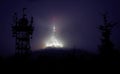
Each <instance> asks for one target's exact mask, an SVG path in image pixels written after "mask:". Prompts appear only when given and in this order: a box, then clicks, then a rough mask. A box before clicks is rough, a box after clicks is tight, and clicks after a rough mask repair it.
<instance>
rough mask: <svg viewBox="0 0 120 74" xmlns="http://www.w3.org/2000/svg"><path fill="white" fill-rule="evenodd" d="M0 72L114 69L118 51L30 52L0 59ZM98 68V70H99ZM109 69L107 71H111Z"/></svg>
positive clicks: (117, 60) (119, 57) (118, 58)
mask: <svg viewBox="0 0 120 74" xmlns="http://www.w3.org/2000/svg"><path fill="white" fill-rule="evenodd" d="M0 67H1V70H2V69H4V70H9V69H13V70H14V69H17V70H21V71H23V70H25V71H26V70H27V69H28V71H32V70H34V69H36V70H38V71H43V72H46V71H48V70H49V71H54V72H64V71H69V72H70V71H73V70H77V71H81V70H82V69H85V70H87V69H93V68H95V69H98V70H100V69H104V70H106V69H107V68H110V69H115V68H117V67H118V69H119V67H120V54H119V52H118V51H116V52H113V53H112V54H110V55H102V54H97V55H96V54H91V53H88V52H85V51H80V50H42V51H36V52H32V54H31V55H22V56H17V55H14V56H11V57H8V58H2V57H1V58H0ZM99 68H100V69H99ZM110 69H109V71H111V70H110Z"/></svg>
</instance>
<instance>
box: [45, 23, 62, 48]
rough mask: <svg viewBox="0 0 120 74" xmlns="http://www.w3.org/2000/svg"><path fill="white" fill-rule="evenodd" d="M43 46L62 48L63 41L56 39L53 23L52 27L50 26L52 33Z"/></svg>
mask: <svg viewBox="0 0 120 74" xmlns="http://www.w3.org/2000/svg"><path fill="white" fill-rule="evenodd" d="M45 47H52V48H62V47H63V43H62V42H61V41H60V40H58V39H57V36H56V26H55V25H53V27H52V35H51V37H50V38H49V39H48V40H47V42H46V44H45Z"/></svg>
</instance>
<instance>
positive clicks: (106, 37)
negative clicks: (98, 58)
mask: <svg viewBox="0 0 120 74" xmlns="http://www.w3.org/2000/svg"><path fill="white" fill-rule="evenodd" d="M102 16H103V21H104V24H103V25H99V30H100V31H101V35H102V38H101V45H100V46H99V50H100V54H101V55H103V56H106V55H107V56H110V55H111V54H112V53H113V50H114V44H113V42H112V41H111V39H110V36H111V34H112V29H113V27H114V26H115V25H116V24H117V23H112V22H109V21H108V16H107V13H104V14H103V15H102Z"/></svg>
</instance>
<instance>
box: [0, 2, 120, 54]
mask: <svg viewBox="0 0 120 74" xmlns="http://www.w3.org/2000/svg"><path fill="white" fill-rule="evenodd" d="M119 7H120V0H0V34H1V36H0V54H1V55H8V54H12V53H14V51H15V38H13V37H12V31H11V24H12V23H13V19H12V17H13V14H14V12H17V13H18V15H19V17H22V8H27V10H26V11H25V12H26V13H27V17H28V18H29V19H30V17H31V16H33V17H34V27H35V30H34V33H33V39H32V40H31V46H32V50H39V49H41V48H42V46H43V43H44V41H45V38H46V37H48V36H49V34H50V33H51V32H50V31H51V27H52V23H54V21H52V19H53V17H55V18H56V21H55V22H56V28H57V33H58V34H59V37H60V38H61V39H62V40H63V41H64V43H65V47H66V48H73V47H76V48H80V49H83V50H87V51H91V52H97V51H98V48H97V47H98V45H99V44H100V37H101V34H100V31H99V30H98V28H97V27H98V26H99V25H101V24H103V19H102V16H101V14H102V13H104V12H106V11H107V12H108V13H109V20H110V21H113V22H118V23H120V8H119ZM119 38H120V26H119V25H118V26H116V27H115V28H114V29H113V34H112V36H111V39H112V41H113V42H114V44H115V48H117V49H118V48H119V47H120V39H119Z"/></svg>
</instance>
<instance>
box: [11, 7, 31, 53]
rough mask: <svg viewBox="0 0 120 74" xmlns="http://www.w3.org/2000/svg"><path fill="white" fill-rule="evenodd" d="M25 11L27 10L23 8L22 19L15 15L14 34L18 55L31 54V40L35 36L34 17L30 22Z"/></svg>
mask: <svg viewBox="0 0 120 74" xmlns="http://www.w3.org/2000/svg"><path fill="white" fill-rule="evenodd" d="M24 11H25V8H23V16H22V18H20V19H18V17H17V13H15V14H14V17H13V19H14V24H12V34H13V37H15V38H16V53H17V54H20V55H22V54H27V53H29V51H30V48H31V47H30V39H31V38H32V34H33V17H31V20H30V21H29V20H28V19H27V17H26V14H25V13H24Z"/></svg>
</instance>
